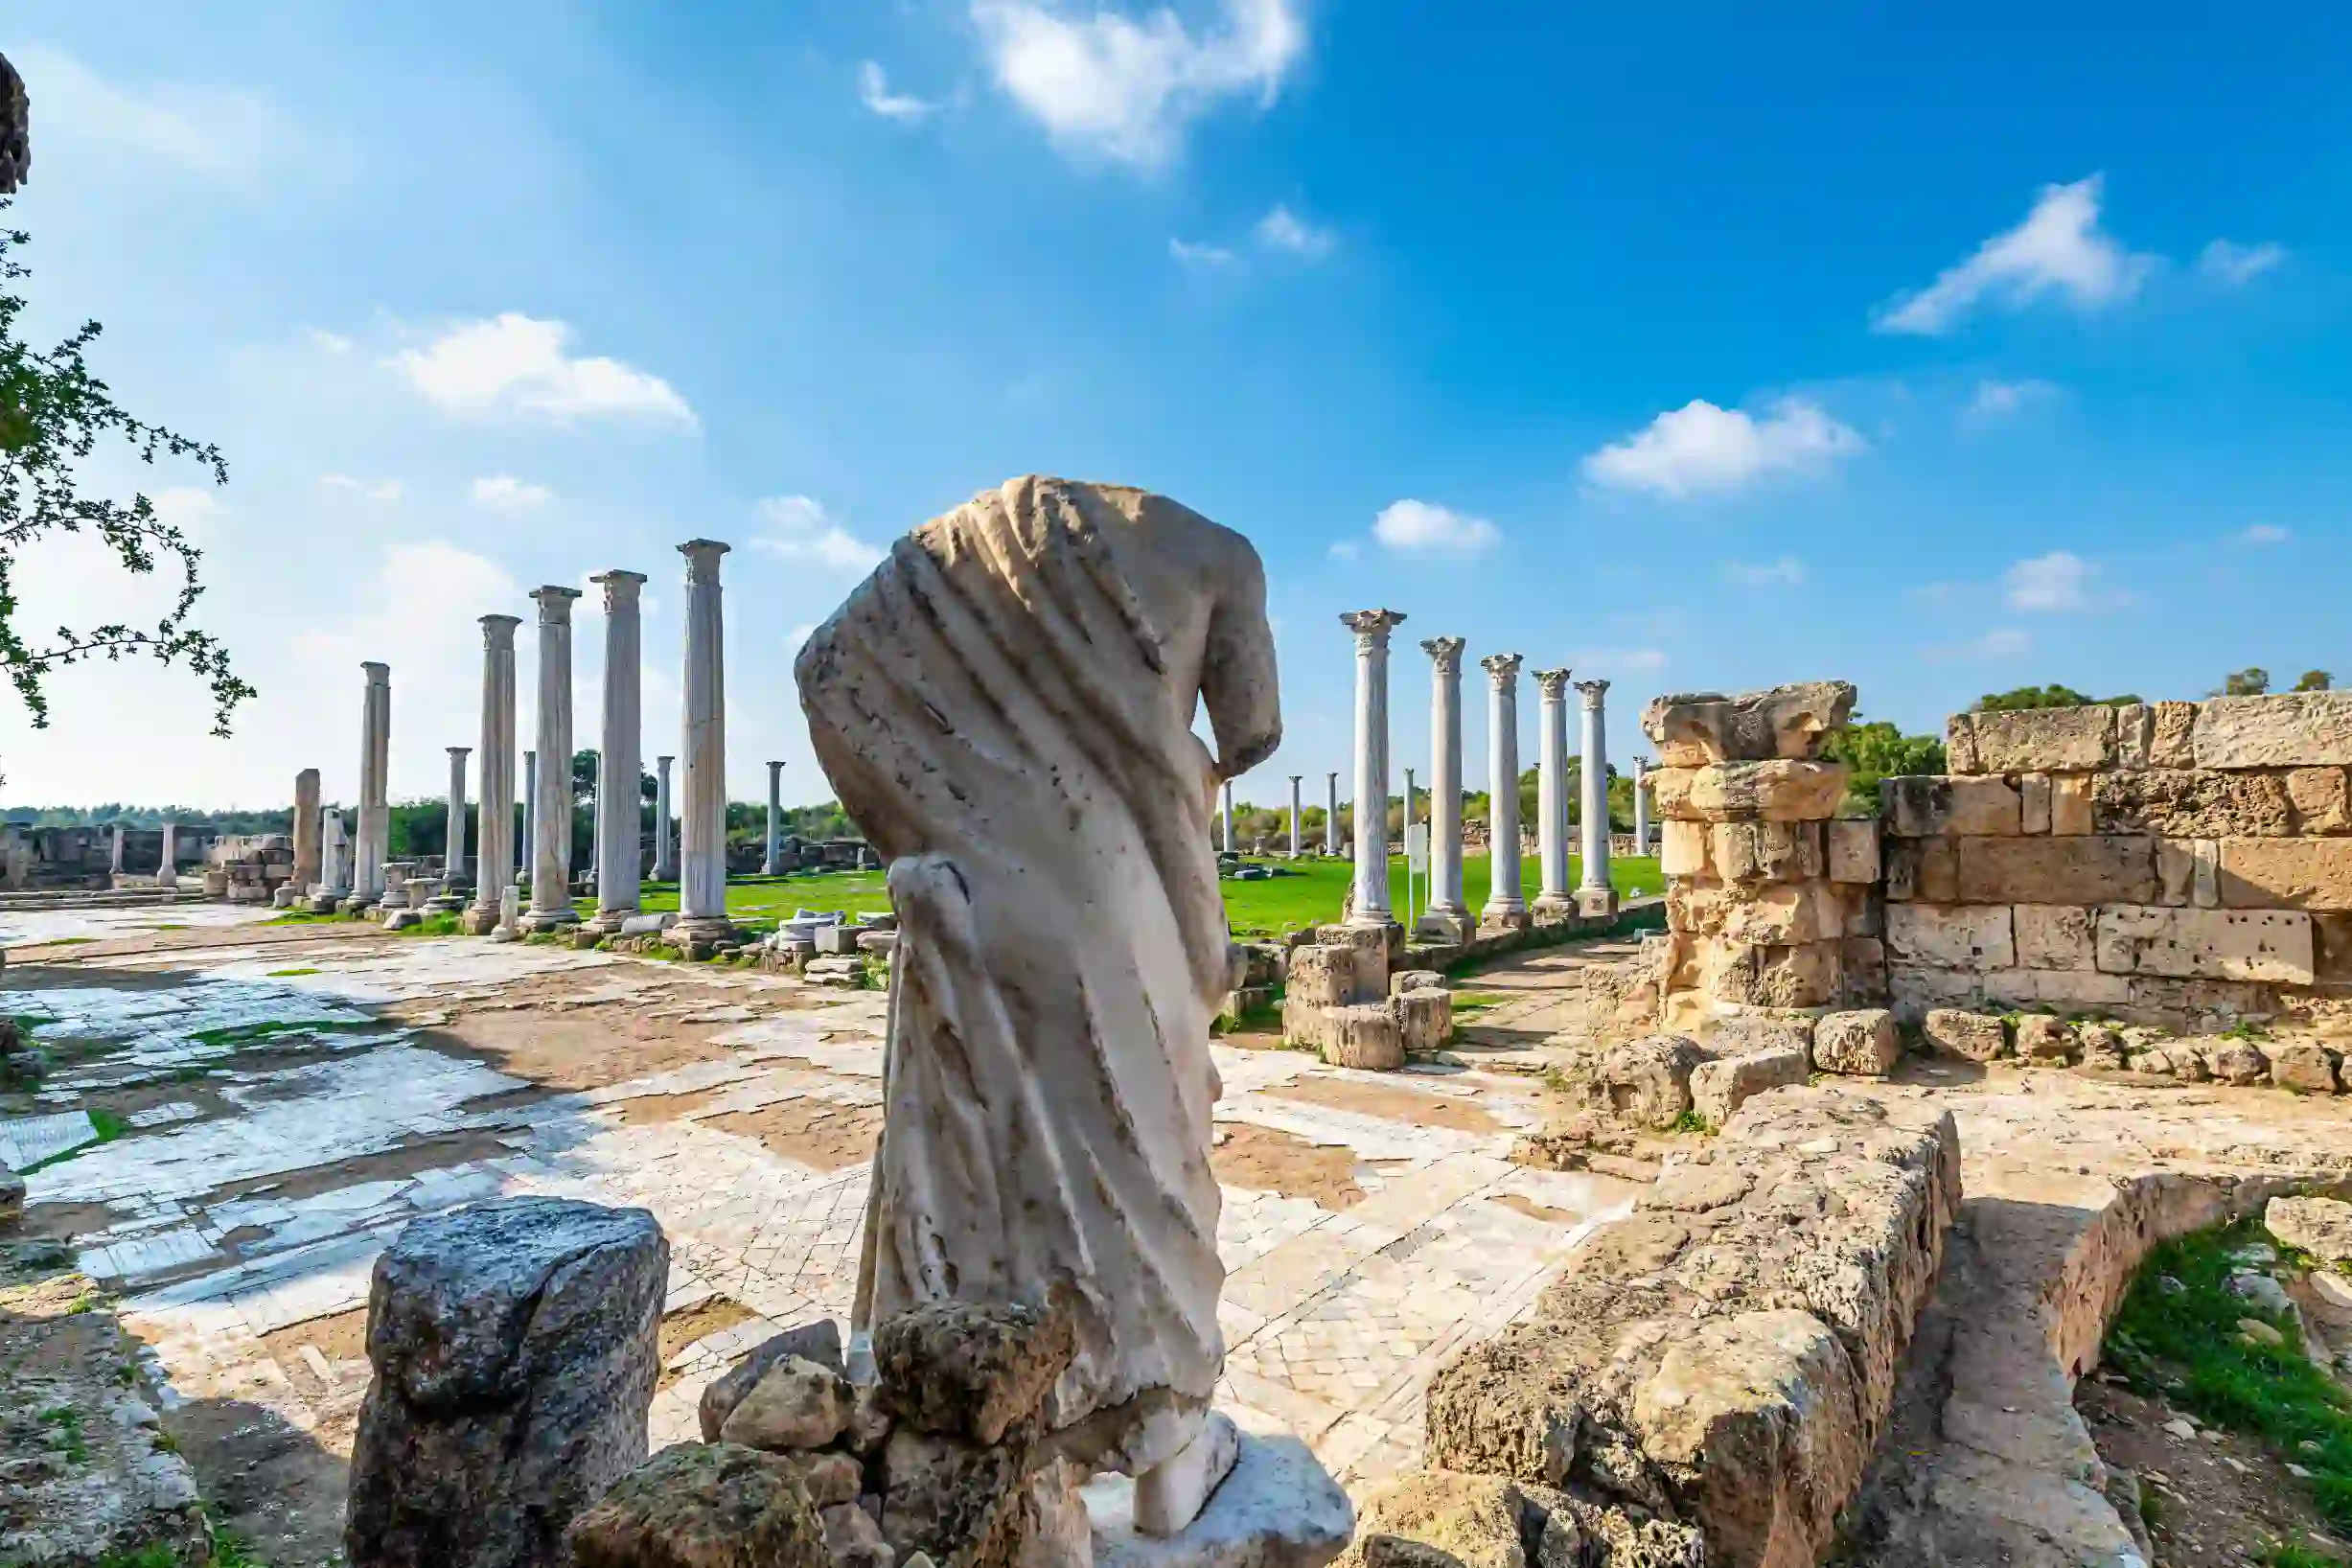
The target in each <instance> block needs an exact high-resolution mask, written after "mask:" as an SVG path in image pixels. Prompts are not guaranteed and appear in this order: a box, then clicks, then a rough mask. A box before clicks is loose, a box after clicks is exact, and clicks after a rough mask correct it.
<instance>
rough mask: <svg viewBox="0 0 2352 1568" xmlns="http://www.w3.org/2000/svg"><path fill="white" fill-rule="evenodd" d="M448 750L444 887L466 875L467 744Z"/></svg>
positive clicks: (442, 848)
mask: <svg viewBox="0 0 2352 1568" xmlns="http://www.w3.org/2000/svg"><path fill="white" fill-rule="evenodd" d="M449 752H450V813H449V814H450V819H449V823H448V826H447V827H446V829H445V830H444V832H443V833H442V836H441V880H442V883H443V885H444V886H445V887H446V886H448V885H449V884H450V883H454V882H462V881H464V880H465V875H466V759H467V758H468V757H470V756H472V755H473V747H471V746H452V747H450V749H449Z"/></svg>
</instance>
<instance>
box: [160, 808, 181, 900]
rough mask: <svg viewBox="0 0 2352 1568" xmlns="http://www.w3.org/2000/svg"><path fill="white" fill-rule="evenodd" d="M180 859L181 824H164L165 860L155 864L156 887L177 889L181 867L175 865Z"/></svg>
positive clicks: (168, 822)
mask: <svg viewBox="0 0 2352 1568" xmlns="http://www.w3.org/2000/svg"><path fill="white" fill-rule="evenodd" d="M178 859H179V824H178V823H177V822H172V821H167V822H165V823H164V824H163V858H162V859H161V860H159V861H157V862H156V863H155V886H156V887H158V888H176V887H177V886H179V867H178V865H176V864H174V863H175V862H177V861H178Z"/></svg>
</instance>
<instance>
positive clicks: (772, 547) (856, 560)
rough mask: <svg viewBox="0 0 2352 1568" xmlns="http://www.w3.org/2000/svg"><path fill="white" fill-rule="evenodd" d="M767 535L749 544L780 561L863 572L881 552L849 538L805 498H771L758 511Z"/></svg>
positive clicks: (821, 508) (820, 507)
mask: <svg viewBox="0 0 2352 1568" xmlns="http://www.w3.org/2000/svg"><path fill="white" fill-rule="evenodd" d="M758 511H759V515H760V517H761V519H763V520H764V521H766V522H767V524H768V528H769V531H768V532H767V533H766V534H764V535H762V536H761V537H759V538H758V539H755V540H753V541H752V543H754V544H755V545H757V546H758V547H759V548H761V549H763V550H765V551H767V552H768V553H769V554H770V555H772V556H775V557H776V558H777V559H779V560H783V561H793V562H800V563H805V564H807V565H818V566H827V567H831V568H833V569H835V570H837V571H864V570H865V569H866V568H867V567H869V566H871V565H874V563H875V562H877V561H880V560H881V559H882V557H883V554H884V550H883V547H882V546H881V545H879V544H871V543H868V542H865V540H862V539H859V538H857V537H856V536H854V535H852V534H851V533H850V532H849V530H848V529H846V528H844V527H842V525H841V523H840V521H839V520H838V519H835V518H834V516H833V515H832V514H831V513H829V512H827V511H826V510H825V508H824V503H823V502H821V501H819V500H816V499H813V498H812V497H810V496H769V497H768V498H767V499H766V500H764V501H761V502H760V503H759V507H758Z"/></svg>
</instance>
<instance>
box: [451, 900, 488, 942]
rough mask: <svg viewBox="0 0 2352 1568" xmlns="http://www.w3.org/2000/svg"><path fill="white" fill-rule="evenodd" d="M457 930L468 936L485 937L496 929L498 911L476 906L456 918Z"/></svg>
mask: <svg viewBox="0 0 2352 1568" xmlns="http://www.w3.org/2000/svg"><path fill="white" fill-rule="evenodd" d="M457 929H458V930H459V931H462V932H464V933H465V934H467V935H469V936H487V935H489V934H491V933H492V932H494V931H496V930H497V929H498V911H496V910H486V909H483V908H482V907H481V906H480V905H479V904H476V905H474V906H473V908H471V909H469V910H467V911H465V912H464V913H463V914H461V915H459V916H458V917H457Z"/></svg>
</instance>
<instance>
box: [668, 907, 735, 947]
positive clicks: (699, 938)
mask: <svg viewBox="0 0 2352 1568" xmlns="http://www.w3.org/2000/svg"><path fill="white" fill-rule="evenodd" d="M664 934H665V935H667V936H668V937H669V939H670V940H671V941H673V942H677V943H680V944H681V945H682V944H683V943H687V942H731V941H733V940H734V939H735V938H736V936H737V935H738V933H737V932H736V930H735V923H734V922H733V921H731V920H729V919H727V918H726V916H725V915H712V914H701V915H696V916H694V917H693V918H691V919H685V918H681V919H679V920H677V921H674V922H672V924H671V926H670V928H669V930H668V931H667V932H666V933H664Z"/></svg>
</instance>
